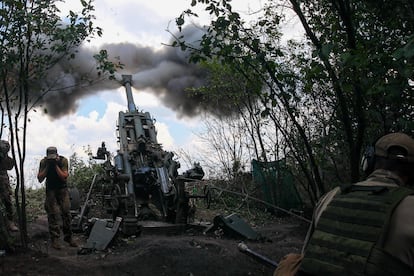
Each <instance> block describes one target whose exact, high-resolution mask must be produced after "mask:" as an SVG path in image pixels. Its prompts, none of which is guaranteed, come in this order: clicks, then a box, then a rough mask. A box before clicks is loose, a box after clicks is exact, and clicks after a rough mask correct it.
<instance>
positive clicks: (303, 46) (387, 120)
mask: <svg viewBox="0 0 414 276" xmlns="http://www.w3.org/2000/svg"><path fill="white" fill-rule="evenodd" d="M200 3H201V4H202V5H205V11H206V12H208V13H209V14H210V15H211V17H212V21H211V24H210V26H209V27H208V29H207V32H206V33H205V34H204V35H203V37H202V38H201V41H200V42H199V45H190V44H188V43H186V41H185V40H184V39H183V38H182V37H177V40H176V41H175V42H174V43H173V46H179V47H181V48H182V49H184V50H188V49H191V50H192V56H191V60H192V61H193V62H199V61H200V60H208V59H210V58H216V59H218V60H220V61H221V62H223V63H225V64H235V63H236V64H243V66H239V68H242V69H243V68H249V69H250V70H252V71H254V72H255V75H256V76H258V77H260V81H261V82H262V83H263V84H264V85H265V86H264V87H265V89H263V90H262V92H261V93H260V98H261V100H262V101H263V107H264V110H263V112H262V114H263V115H266V116H268V115H271V114H272V110H277V111H278V113H279V115H278V116H271V118H272V120H273V122H274V123H275V126H276V127H277V128H278V129H279V130H280V131H281V134H282V135H283V137H284V139H285V141H286V143H287V144H289V145H290V149H291V154H292V156H293V157H294V160H296V162H297V165H298V166H299V168H300V169H301V171H302V173H303V175H304V176H305V178H304V179H306V180H307V182H308V185H309V187H310V191H311V192H312V194H313V196H314V197H315V198H316V199H317V198H318V197H319V196H320V195H321V194H323V193H324V192H325V191H326V190H327V189H328V188H329V187H330V185H331V184H335V183H330V182H329V180H328V179H324V178H323V175H322V171H323V170H333V169H335V167H338V166H337V165H338V162H340V163H341V164H339V165H340V166H341V170H342V171H343V172H348V173H346V174H347V175H349V177H346V174H343V175H344V176H345V178H343V179H342V180H343V181H346V182H348V181H357V180H359V177H360V168H359V160H360V157H361V153H362V150H363V147H364V145H366V144H369V143H370V142H373V141H374V140H375V137H377V136H380V135H382V134H384V133H386V132H389V131H405V132H412V130H413V117H414V112H413V108H414V96H413V95H414V93H413V92H414V91H413V81H412V80H413V74H414V71H413V56H414V55H413V53H414V51H413V38H414V36H413V30H414V28H413V23H414V19H413V18H414V17H413V16H412V15H413V14H414V8H413V6H414V5H413V4H412V3H411V2H410V1H408V0H401V1H398V2H392V3H389V2H387V1H363V2H350V1H344V0H334V1H327V0H319V1H310V0H306V1H295V0H290V1H267V2H266V4H265V5H264V6H263V8H262V10H260V11H257V12H256V13H254V15H255V19H254V20H251V21H249V22H245V21H244V20H243V18H242V17H241V15H240V14H239V13H238V12H235V11H233V9H232V6H231V5H230V3H231V1H228V0H227V1H215V0H213V1H201V0H199V1H196V0H194V1H192V6H195V5H198V4H200ZM384 7H386V8H384ZM286 8H288V10H287V9H286ZM286 11H288V12H289V14H290V15H295V16H296V18H297V19H298V20H299V22H300V23H301V25H302V27H303V30H304V36H303V37H302V38H301V39H300V40H294V39H291V40H290V41H288V42H287V43H286V42H285V41H284V40H283V39H282V33H281V28H282V26H283V25H282V24H283V23H284V22H285V21H284V20H285V18H286V15H287V12H286ZM395 14H399V15H400V16H398V18H397V17H396V16H394V15H395ZM194 15H195V14H194V13H193V12H192V11H191V10H187V11H185V12H184V13H183V14H181V16H179V17H178V18H177V19H176V23H177V25H178V27H179V28H182V27H184V26H185V20H186V17H187V16H194ZM290 20H291V19H290ZM246 76H248V75H247V74H246ZM273 114H274V113H273ZM280 115H282V116H281V117H283V118H285V119H284V122H281V121H279V120H278V117H280ZM282 123H283V124H282ZM328 156H329V157H330V158H327V157H328ZM329 179H330V178H329Z"/></svg>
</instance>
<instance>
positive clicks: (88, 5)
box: [0, 0, 116, 247]
mask: <svg viewBox="0 0 414 276" xmlns="http://www.w3.org/2000/svg"><path fill="white" fill-rule="evenodd" d="M57 2H58V1H53V0H52V1H50V0H32V1H27V0H8V1H2V2H1V3H0V22H1V24H0V56H1V64H0V70H1V72H0V81H1V94H0V97H1V109H2V122H3V119H4V117H5V116H7V122H6V123H5V124H4V125H2V129H3V127H7V128H8V136H9V139H10V144H11V152H12V155H13V158H14V159H15V160H16V161H15V162H16V164H15V172H16V182H17V187H16V190H15V198H16V209H17V214H18V217H19V224H20V234H21V241H22V245H23V247H26V246H27V241H26V240H27V227H26V209H25V208H26V198H25V185H24V184H25V178H24V177H25V174H24V162H25V157H26V137H27V132H26V129H27V128H26V126H27V123H28V122H29V121H30V119H29V117H28V114H29V111H31V110H35V106H36V104H37V103H38V101H39V97H43V96H45V95H46V94H47V93H48V92H49V91H50V90H51V89H52V88H53V87H51V86H49V87H39V86H37V85H36V84H38V83H39V80H41V79H42V78H44V77H45V76H46V74H47V73H48V71H49V70H50V69H51V68H53V66H55V65H56V64H57V63H59V62H60V61H62V60H64V59H73V58H74V57H75V55H76V51H77V49H78V47H79V46H80V45H81V44H82V42H83V41H85V40H87V39H89V38H91V37H93V36H96V35H98V36H100V35H101V32H102V31H101V29H100V28H99V27H95V26H94V24H93V20H94V15H93V11H94V7H93V5H92V2H93V1H92V0H89V1H87V0H80V3H81V4H82V10H81V11H80V12H79V13H75V12H73V11H70V13H69V15H68V16H67V17H66V18H61V17H60V11H59V9H58V8H57V5H56V4H57ZM106 58H107V56H106V52H105V51H101V52H100V53H99V54H97V55H96V59H97V61H98V63H99V64H97V70H98V71H99V72H109V73H110V74H112V73H114V70H115V67H116V65H114V64H112V63H109V62H107V59H106ZM89 77H91V76H89ZM95 78H96V77H95ZM35 92H36V93H35ZM39 95H40V96H39ZM45 112H47V110H45ZM2 134H3V132H2ZM19 196H21V199H20V197H19Z"/></svg>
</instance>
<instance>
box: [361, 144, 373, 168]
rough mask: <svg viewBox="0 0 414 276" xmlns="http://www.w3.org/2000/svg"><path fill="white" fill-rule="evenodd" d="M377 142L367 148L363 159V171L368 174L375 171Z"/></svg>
mask: <svg viewBox="0 0 414 276" xmlns="http://www.w3.org/2000/svg"><path fill="white" fill-rule="evenodd" d="M374 145H375V144H372V145H369V146H367V147H366V148H365V151H364V154H363V155H362V159H361V168H362V171H363V172H364V173H365V174H366V175H368V174H370V173H371V172H373V171H374V166H375V146H374Z"/></svg>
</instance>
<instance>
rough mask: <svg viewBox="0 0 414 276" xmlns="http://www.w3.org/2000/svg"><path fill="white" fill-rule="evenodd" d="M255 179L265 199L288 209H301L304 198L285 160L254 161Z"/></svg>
mask: <svg viewBox="0 0 414 276" xmlns="http://www.w3.org/2000/svg"><path fill="white" fill-rule="evenodd" d="M252 170H253V180H254V182H255V183H256V184H257V185H258V186H260V187H261V188H262V192H263V200H265V201H266V202H267V203H269V204H272V205H275V206H278V207H281V208H283V209H286V210H301V209H302V205H303V204H302V200H301V198H300V196H299V193H298V191H297V189H296V186H295V184H294V182H293V177H292V174H291V173H290V171H289V170H288V169H287V167H286V165H285V163H284V161H283V160H281V161H273V162H260V161H257V160H253V161H252Z"/></svg>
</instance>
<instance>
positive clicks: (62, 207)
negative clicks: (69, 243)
mask: <svg viewBox="0 0 414 276" xmlns="http://www.w3.org/2000/svg"><path fill="white" fill-rule="evenodd" d="M45 209H46V213H47V220H48V223H49V234H50V237H51V239H58V238H59V237H60V222H62V232H63V235H64V237H65V238H69V237H71V236H72V230H71V228H70V224H71V215H70V198H69V191H68V189H67V188H61V189H55V190H47V191H46V201H45Z"/></svg>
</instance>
